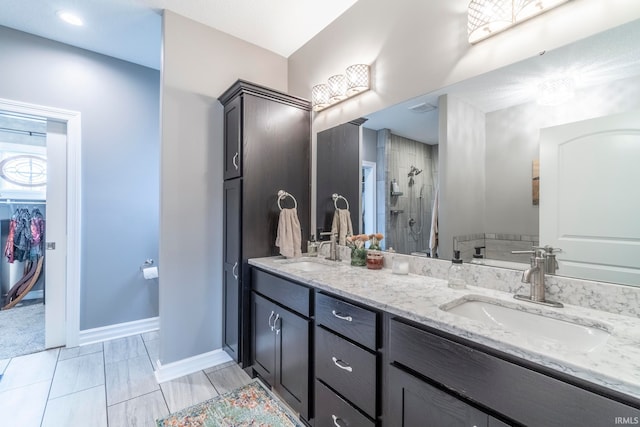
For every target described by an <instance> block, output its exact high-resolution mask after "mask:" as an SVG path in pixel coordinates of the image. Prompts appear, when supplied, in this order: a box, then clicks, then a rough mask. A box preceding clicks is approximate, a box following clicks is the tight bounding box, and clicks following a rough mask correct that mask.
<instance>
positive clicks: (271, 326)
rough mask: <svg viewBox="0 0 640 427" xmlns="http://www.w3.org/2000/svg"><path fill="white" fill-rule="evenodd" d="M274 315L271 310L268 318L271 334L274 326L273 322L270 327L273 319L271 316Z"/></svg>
mask: <svg viewBox="0 0 640 427" xmlns="http://www.w3.org/2000/svg"><path fill="white" fill-rule="evenodd" d="M274 314H276V313H275V312H274V311H273V310H271V316H269V327H270V328H271V331H272V332H273V327H274V326H275V322H274V324H273V325H272V324H271V319H273V315H274Z"/></svg>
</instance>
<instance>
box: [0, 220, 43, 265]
mask: <svg viewBox="0 0 640 427" xmlns="http://www.w3.org/2000/svg"><path fill="white" fill-rule="evenodd" d="M44 228H45V221H44V216H43V215H42V212H40V209H38V208H35V209H33V211H32V212H29V210H28V209H24V208H20V209H18V210H17V211H16V212H15V213H14V214H13V216H12V217H11V222H10V223H9V234H8V236H7V243H6V244H5V247H4V255H5V256H6V257H7V261H8V262H9V263H13V262H14V261H18V262H22V261H37V260H38V258H40V257H41V256H42V255H43V254H44V253H43V251H44V248H43V238H44Z"/></svg>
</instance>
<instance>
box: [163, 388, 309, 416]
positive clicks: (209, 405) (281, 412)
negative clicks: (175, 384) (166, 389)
mask: <svg viewBox="0 0 640 427" xmlns="http://www.w3.org/2000/svg"><path fill="white" fill-rule="evenodd" d="M156 423H157V425H158V427H249V426H252V427H253V426H255V427H258V426H260V427H267V426H278V427H304V425H303V424H302V423H301V422H300V421H297V419H296V417H295V416H294V415H293V414H292V413H291V412H290V411H289V410H288V409H287V408H285V407H284V405H282V404H281V403H280V402H279V401H278V398H276V397H275V396H274V395H272V394H271V392H270V391H269V390H267V389H266V388H265V387H264V386H263V385H262V384H261V383H260V381H258V380H256V381H254V382H252V383H250V384H247V385H245V386H243V387H240V388H238V389H235V390H233V391H230V392H228V393H225V394H222V395H220V396H217V397H214V398H213V399H211V400H207V401H206V402H202V403H199V404H197V405H195V406H191V407H190V408H186V409H183V410H181V411H178V412H175V413H173V414H170V415H169V416H167V417H165V418H162V419H160V420H157V421H156Z"/></svg>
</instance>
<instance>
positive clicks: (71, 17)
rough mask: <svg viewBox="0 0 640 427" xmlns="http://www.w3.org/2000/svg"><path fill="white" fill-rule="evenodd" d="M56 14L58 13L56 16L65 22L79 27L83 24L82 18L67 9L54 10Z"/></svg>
mask: <svg viewBox="0 0 640 427" xmlns="http://www.w3.org/2000/svg"><path fill="white" fill-rule="evenodd" d="M56 15H58V18H60V19H62V20H63V21H64V22H66V23H67V24H71V25H75V26H76V27H81V26H83V25H84V22H83V21H82V18H80V17H79V16H78V15H76V14H74V13H71V12H69V11H67V10H59V11H58V12H56Z"/></svg>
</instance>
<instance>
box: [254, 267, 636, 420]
mask: <svg viewBox="0 0 640 427" xmlns="http://www.w3.org/2000/svg"><path fill="white" fill-rule="evenodd" d="M385 261H388V260H385ZM249 262H250V264H251V265H252V267H253V274H254V275H257V276H259V277H263V278H268V281H270V282H271V283H272V285H273V289H271V290H265V288H264V287H261V286H260V285H259V283H260V282H261V280H254V283H255V286H254V288H253V290H252V293H253V296H254V298H264V299H265V300H266V301H267V302H268V303H270V304H272V305H271V306H269V307H267V308H266V309H265V308H263V309H258V308H255V312H254V314H253V316H254V319H256V321H257V322H258V323H260V326H258V325H256V328H257V329H256V330H259V329H260V328H262V330H263V333H264V335H265V336H267V335H268V333H269V332H270V330H271V326H272V325H274V328H275V330H278V329H280V328H282V332H284V330H285V329H284V328H285V327H286V326H285V325H287V323H288V320H287V318H286V317H283V316H282V314H281V315H280V316H279V317H278V319H284V320H278V321H277V322H274V321H273V319H274V317H275V316H276V315H277V313H280V311H278V310H286V311H289V312H291V313H294V314H295V315H296V316H298V318H299V319H298V320H300V322H301V323H300V324H301V325H302V324H303V322H304V325H306V326H302V327H300V329H299V331H300V332H299V335H298V336H297V338H296V339H297V340H300V341H299V343H300V344H298V345H294V346H293V347H291V346H289V348H288V349H287V350H285V346H284V345H280V346H278V345H276V346H275V348H273V350H269V355H270V357H271V355H273V360H276V361H277V360H278V357H282V354H283V352H285V351H291V352H292V357H294V358H295V359H296V360H297V362H295V363H294V362H290V363H286V364H283V363H280V365H278V362H276V365H278V366H280V369H282V371H281V373H280V375H281V378H293V377H294V376H295V377H296V380H297V384H304V387H305V390H306V393H307V394H306V398H307V401H306V402H304V403H303V404H302V406H301V407H303V408H304V410H299V409H298V407H299V405H300V404H299V403H297V404H294V403H295V401H296V400H302V399H304V397H305V395H304V394H303V393H299V394H298V395H297V396H296V397H295V398H294V399H292V398H291V396H288V395H287V394H286V393H284V394H283V393H281V396H282V397H283V398H284V399H285V400H286V401H287V402H289V403H290V404H292V406H293V407H294V408H295V409H296V410H298V411H299V413H300V415H301V418H302V419H304V420H305V421H306V422H307V423H308V424H310V425H315V426H318V427H320V426H339V427H345V426H376V425H378V426H385V427H386V426H444V425H454V426H455V425H460V426H472V425H475V426H508V425H529V426H563V427H564V426H592V425H593V426H596V425H597V426H608V425H611V426H614V425H620V424H625V423H626V424H634V423H636V424H637V423H638V422H639V421H638V420H640V418H638V417H640V319H638V318H637V317H632V316H622V315H619V314H612V313H608V312H604V311H599V310H593V309H588V308H583V307H580V306H574V305H565V307H564V308H558V309H556V308H541V307H539V306H535V305H533V304H531V303H525V302H518V301H516V300H514V299H513V296H512V294H510V293H507V292H502V291H499V290H495V289H489V287H477V286H469V287H468V289H463V290H454V289H450V288H448V287H447V285H446V281H445V280H443V278H436V277H434V276H440V277H443V276H442V275H441V274H440V273H439V272H441V271H444V270H445V269H446V266H447V263H446V262H444V261H440V260H431V259H425V260H421V259H418V260H416V261H413V262H421V263H425V266H426V267H424V266H423V267H421V269H422V271H425V272H427V271H428V272H430V273H431V275H418V274H409V275H404V276H399V275H393V274H392V273H391V269H389V268H384V269H382V270H377V271H374V270H367V269H364V268H359V267H351V266H349V265H348V264H346V263H339V262H330V261H326V260H324V259H321V258H315V259H314V258H302V259H283V258H281V257H271V258H260V259H251V260H250V261H249ZM412 268H413V269H412V271H415V270H416V268H415V265H414V266H412ZM472 268H475V269H486V271H488V272H489V271H492V270H493V269H491V268H489V267H484V266H483V267H480V266H475V267H472ZM490 276H491V275H490V274H489V275H488V276H487V277H486V279H487V280H490V279H489V277H490ZM474 277H475V278H476V279H477V280H484V279H483V276H482V274H477V271H476V272H475V273H474ZM276 283H279V285H276ZM292 286H293V288H291V287H292ZM494 287H495V286H494ZM275 289H279V290H281V291H284V290H286V289H289V291H284V292H283V293H282V294H281V295H275V294H274V293H273V291H274V290H275ZM291 289H295V290H296V293H294V292H293V291H291ZM475 305H480V306H482V305H484V306H486V307H488V308H489V310H490V311H491V309H492V307H494V306H495V307H499V308H498V309H496V310H514V311H516V312H522V313H524V315H525V316H529V315H532V316H536V318H535V319H539V321H534V322H531V321H525V322H523V325H524V326H522V328H525V329H518V328H520V326H518V325H517V324H516V323H510V322H511V321H509V320H505V322H506V323H505V324H504V325H502V326H500V325H491V324H490V323H487V322H484V321H482V320H481V319H480V318H478V317H474V315H472V314H468V312H464V311H463V310H459V309H457V308H456V307H458V308H460V307H463V308H464V309H465V310H466V309H467V308H469V307H472V308H473V307H474V306H475ZM274 308H277V309H278V310H276V309H274ZM307 309H308V311H307ZM272 311H273V312H274V313H276V314H274V316H271V315H270V314H271V312H272ZM258 312H261V313H262V314H261V315H260V314H259V313H258ZM509 313H510V312H509ZM498 314H499V313H498ZM514 318H516V319H519V318H520V314H518V313H515V314H514ZM547 321H549V322H551V325H552V327H551V328H550V329H549V331H548V330H547V329H545V327H546V326H545V322H547ZM281 322H282V323H281ZM558 322H560V323H558ZM530 323H533V324H534V329H532V330H531V331H532V332H531V333H530V332H528V331H529V330H527V329H526V328H527V327H529V326H528V325H529V324H530ZM561 323H562V324H564V323H566V324H569V325H570V326H571V325H574V326H575V325H577V327H579V328H583V329H584V330H586V331H587V335H589V331H596V330H597V331H599V332H597V333H595V335H598V336H597V338H596V339H595V341H593V342H590V341H587V342H586V344H585V343H584V342H583V340H582V339H581V338H579V339H571V337H567V339H566V340H564V338H563V337H564V336H563V335H562V334H565V333H566V334H569V335H572V336H573V337H574V338H575V336H576V332H575V331H573V330H571V329H569V332H564V330H563V329H562V328H563V325H561ZM505 325H506V326H505ZM535 325H539V328H538V329H540V330H539V331H537V329H535ZM571 327H573V326H571ZM556 330H557V331H559V332H557V334H560V335H556V336H553V333H555V332H553V331H556ZM536 331H537V332H536ZM282 332H281V333H282ZM277 334H278V333H277V332H276V335H277ZM306 334H308V335H306ZM548 334H550V335H548ZM261 335H262V334H261V333H258V334H254V336H253V337H252V345H253V346H254V347H256V346H257V347H259V348H262V347H263V346H264V342H269V343H270V342H272V341H273V339H272V338H267V339H266V340H262V339H261V338H260V336H261ZM278 339H280V340H281V342H282V343H284V342H286V341H287V340H286V338H285V337H284V334H283V335H282V338H275V341H276V342H278ZM287 344H290V342H288V343H287ZM268 348H271V347H268ZM278 352H280V355H278ZM252 354H253V353H252ZM303 355H306V356H308V357H306V359H305V361H303V360H302V359H303V357H302V356H303ZM285 357H286V356H285ZM305 362H306V363H305ZM252 363H253V365H252V368H251V369H253V370H254V373H255V374H257V375H259V376H261V377H263V379H265V381H266V382H268V383H269V384H270V385H271V386H272V387H273V388H274V389H275V390H276V391H278V390H279V388H278V387H280V385H278V381H279V380H278V379H275V380H274V379H273V378H272V377H268V374H265V373H264V371H262V370H261V369H262V368H261V367H256V366H257V365H264V364H265V363H263V362H262V361H261V360H260V359H259V358H257V357H256V356H255V355H254V357H252ZM292 402H293V403H292ZM296 405H298V406H296ZM305 405H308V406H305Z"/></svg>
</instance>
